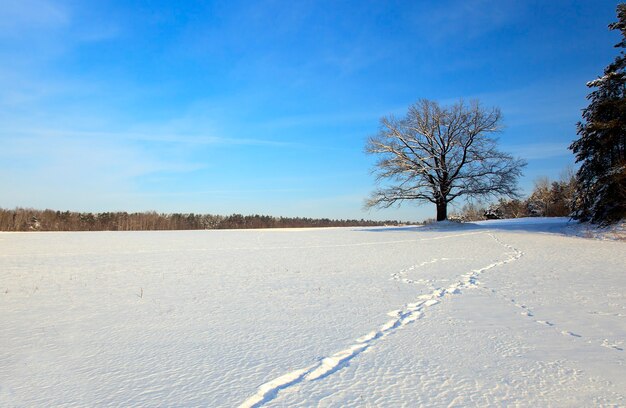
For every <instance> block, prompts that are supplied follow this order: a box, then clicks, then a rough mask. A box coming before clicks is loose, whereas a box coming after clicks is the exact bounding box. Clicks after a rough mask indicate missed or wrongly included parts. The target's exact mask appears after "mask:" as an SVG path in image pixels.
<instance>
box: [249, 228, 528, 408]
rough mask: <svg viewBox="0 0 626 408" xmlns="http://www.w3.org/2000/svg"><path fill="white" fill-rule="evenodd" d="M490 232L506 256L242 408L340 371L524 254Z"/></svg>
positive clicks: (273, 384) (264, 388)
mask: <svg viewBox="0 0 626 408" xmlns="http://www.w3.org/2000/svg"><path fill="white" fill-rule="evenodd" d="M488 235H489V236H490V237H491V238H492V239H493V240H494V241H495V242H497V243H498V244H499V245H501V246H503V247H504V248H506V249H508V252H506V254H505V255H508V256H507V258H506V259H504V260H501V261H497V262H494V263H492V264H489V265H487V266H484V267H482V268H479V269H473V270H471V271H469V272H467V273H465V274H463V275H461V277H460V279H459V280H458V281H457V282H455V283H453V284H451V285H450V286H448V287H447V288H437V289H435V290H434V291H433V292H431V293H430V294H426V295H421V296H419V297H418V298H417V301H416V302H413V303H408V304H406V305H405V306H404V307H403V308H402V309H400V310H394V311H391V312H389V313H387V314H388V315H389V316H391V317H392V319H391V320H389V321H387V322H386V323H384V324H383V325H382V326H380V327H379V328H378V329H377V330H374V331H371V332H369V333H367V334H365V335H363V336H361V337H359V338H357V339H356V340H355V343H354V344H352V345H351V346H349V347H348V348H346V349H344V350H341V351H338V352H336V353H335V354H333V355H331V356H329V357H325V358H323V359H321V360H320V361H318V362H316V363H314V364H312V365H310V366H308V367H305V368H302V369H299V370H295V371H292V372H289V373H287V374H284V375H281V376H280V377H277V378H275V379H273V380H271V381H268V382H266V383H264V384H262V385H261V386H259V387H258V388H257V392H256V393H255V394H254V395H252V396H251V397H249V398H248V399H246V400H245V401H244V402H243V403H242V404H241V405H239V408H255V407H260V406H261V405H263V404H265V403H267V402H269V401H271V400H273V399H274V398H276V397H277V396H278V393H279V392H280V391H281V390H284V389H286V388H289V387H292V386H296V385H298V384H301V383H304V382H308V381H315V380H318V379H322V378H325V377H327V376H329V375H331V374H333V373H334V372H336V371H338V370H340V369H341V368H342V367H344V366H346V365H347V363H348V362H349V361H350V360H352V359H353V358H355V357H356V356H358V355H359V354H360V353H362V352H364V351H365V350H367V349H369V348H370V347H372V345H373V344H374V343H375V342H377V341H379V340H382V339H384V338H385V337H387V336H388V335H389V334H391V333H392V332H394V331H396V330H398V329H401V328H403V327H405V326H406V325H407V324H409V323H412V322H414V321H416V320H418V319H420V318H421V317H422V315H423V312H424V310H425V309H426V308H428V307H431V306H433V305H436V304H437V303H439V302H440V300H441V299H442V298H444V297H445V296H449V295H456V294H460V293H461V290H462V289H467V288H473V287H476V286H477V282H478V277H479V276H480V274H481V273H483V272H485V271H487V270H490V269H493V268H496V267H499V266H502V265H505V264H507V263H510V262H513V261H516V260H518V259H519V258H521V257H522V255H523V252H522V251H520V250H518V249H516V248H514V247H512V246H510V245H508V244H505V243H503V242H502V241H500V240H499V239H498V238H496V237H495V236H494V235H493V234H490V233H489V234H488ZM451 259H452V258H440V259H433V260H431V261H426V262H422V263H421V264H418V265H414V266H413V267H410V268H407V269H404V270H402V271H400V272H398V273H395V274H393V275H392V279H395V280H400V281H403V282H405V283H409V284H412V283H419V282H418V281H412V280H410V279H406V278H404V277H403V276H404V274H405V273H406V272H408V271H409V270H413V269H417V268H419V267H422V266H425V265H429V264H434V263H436V262H441V261H447V260H451Z"/></svg>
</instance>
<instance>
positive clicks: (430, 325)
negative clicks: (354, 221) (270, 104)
mask: <svg viewBox="0 0 626 408" xmlns="http://www.w3.org/2000/svg"><path fill="white" fill-rule="evenodd" d="M572 231H573V230H572V228H571V227H567V226H566V220H564V219H552V220H540V219H530V220H515V221H494V222H483V223H478V224H474V225H452V224H450V225H447V226H444V227H438V228H428V227H415V228H353V229H350V228H344V229H322V230H253V231H190V232H96V233H77V232H74V233H1V234H0V302H1V309H0V406H3V407H11V406H21V407H33V406H35V407H37V406H39V407H49V406H81V407H84V406H168V407H173V406H185V407H192V406H205V407H234V406H238V405H241V406H246V407H250V406H261V405H262V406H268V407H270V406H288V407H311V406H323V407H330V406H332V407H339V406H355V407H367V406H377V407H378V406H388V407H400V406H407V407H414V406H420V405H424V406H448V405H451V406H485V405H498V406H511V405H521V406H534V407H536V406H613V405H617V406H625V405H626V365H625V362H626V351H625V350H624V349H626V244H625V243H624V242H617V241H601V240H593V239H585V238H579V237H573V236H568V235H567V234H571V233H572ZM564 232H565V233H564Z"/></svg>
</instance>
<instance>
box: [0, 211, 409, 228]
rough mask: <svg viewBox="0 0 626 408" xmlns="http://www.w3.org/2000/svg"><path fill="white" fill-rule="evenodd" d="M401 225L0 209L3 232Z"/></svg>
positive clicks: (318, 220)
mask: <svg viewBox="0 0 626 408" xmlns="http://www.w3.org/2000/svg"><path fill="white" fill-rule="evenodd" d="M381 225H398V221H370V220H363V219H361V220H331V219H328V218H321V219H315V218H300V217H295V218H293V217H272V216H268V215H241V214H233V215H228V216H222V215H212V214H194V213H188V214H179V213H173V214H163V213H157V212H154V211H150V212H135V213H127V212H102V213H90V212H72V211H53V210H35V209H30V208H16V209H13V210H8V209H2V208H0V231H149V230H203V229H242V228H302V227H356V226H359V227H360V226H381Z"/></svg>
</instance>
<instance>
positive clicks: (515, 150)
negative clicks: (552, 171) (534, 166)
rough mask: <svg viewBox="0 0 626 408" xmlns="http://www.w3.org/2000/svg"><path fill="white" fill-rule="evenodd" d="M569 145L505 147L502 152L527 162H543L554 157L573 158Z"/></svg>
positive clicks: (550, 144)
mask: <svg viewBox="0 0 626 408" xmlns="http://www.w3.org/2000/svg"><path fill="white" fill-rule="evenodd" d="M568 146H569V143H565V142H560V143H531V144H523V145H505V146H503V147H502V150H504V151H507V152H510V153H511V154H513V155H514V156H516V157H521V158H523V159H526V160H542V159H550V158H553V157H563V156H571V155H572V152H571V151H570V150H569V149H568Z"/></svg>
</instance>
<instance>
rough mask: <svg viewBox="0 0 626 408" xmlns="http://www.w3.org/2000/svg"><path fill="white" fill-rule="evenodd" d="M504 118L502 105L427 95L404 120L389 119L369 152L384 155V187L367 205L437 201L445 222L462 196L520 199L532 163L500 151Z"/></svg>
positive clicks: (379, 165)
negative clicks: (449, 101)
mask: <svg viewBox="0 0 626 408" xmlns="http://www.w3.org/2000/svg"><path fill="white" fill-rule="evenodd" d="M500 121H501V114H500V110H499V109H497V108H493V109H489V110H487V109H484V108H483V107H482V106H481V105H480V104H479V103H478V102H477V101H473V102H471V103H469V104H466V103H464V102H463V101H460V102H458V103H456V104H454V105H452V106H440V105H439V104H438V103H437V102H433V101H429V100H425V99H422V100H420V101H418V102H417V103H415V104H414V105H412V106H411V107H409V110H408V113H407V115H406V117H405V118H403V119H396V118H394V117H392V116H390V117H383V118H382V119H381V126H380V130H379V132H378V134H376V135H375V136H372V137H370V138H369V139H368V141H367V145H366V152H367V153H370V154H375V155H378V156H379V160H378V161H377V162H376V165H375V167H374V170H373V173H374V174H376V176H377V183H378V185H379V188H378V189H376V190H375V191H374V192H373V193H372V195H371V197H370V198H369V199H368V200H367V202H366V207H368V208H371V207H383V208H387V207H390V206H392V205H393V204H399V203H402V202H403V201H405V200H417V201H427V202H431V203H433V204H435V205H436V207H437V221H441V220H445V219H446V218H447V206H448V203H449V202H451V201H452V200H454V199H456V198H457V197H461V196H465V197H468V198H481V197H482V198H484V197H490V196H491V197H497V196H508V197H516V196H517V188H516V183H517V178H518V177H519V176H520V175H521V170H522V168H523V167H524V166H525V164H526V163H525V162H524V161H523V160H520V159H514V158H513V157H512V156H510V155H508V154H506V153H502V152H500V151H498V150H497V149H496V139H495V138H493V137H491V135H492V134H493V133H496V132H498V131H499V129H500Z"/></svg>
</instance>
